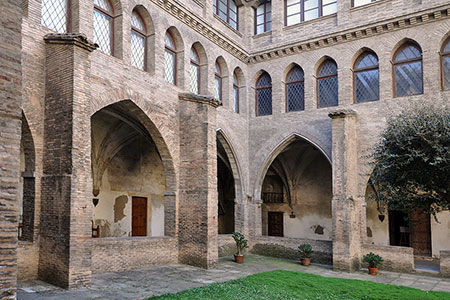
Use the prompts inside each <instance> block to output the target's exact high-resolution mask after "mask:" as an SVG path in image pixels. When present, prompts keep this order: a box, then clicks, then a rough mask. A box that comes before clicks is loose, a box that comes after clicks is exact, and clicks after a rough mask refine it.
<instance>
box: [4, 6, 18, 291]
mask: <svg viewBox="0 0 450 300" xmlns="http://www.w3.org/2000/svg"><path fill="white" fill-rule="evenodd" d="M20 3H21V1H0V32H1V34H0V165H1V167H0V244H1V247H0V298H1V299H16V281H17V229H18V215H19V208H18V199H17V196H18V186H19V176H20V174H19V171H20V159H19V156H20V131H21V125H20V124H21V116H22V113H21V102H22V64H21V55H22V37H21V24H22V7H21V4H20Z"/></svg>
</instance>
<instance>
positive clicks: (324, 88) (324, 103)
mask: <svg viewBox="0 0 450 300" xmlns="http://www.w3.org/2000/svg"><path fill="white" fill-rule="evenodd" d="M338 101H339V100H338V72H337V65H336V62H335V61H334V60H332V59H331V58H328V59H326V60H325V61H324V62H323V63H322V65H321V66H320V67H319V72H318V74H317V106H318V107H319V108H320V107H329V106H338V103H339V102H338Z"/></svg>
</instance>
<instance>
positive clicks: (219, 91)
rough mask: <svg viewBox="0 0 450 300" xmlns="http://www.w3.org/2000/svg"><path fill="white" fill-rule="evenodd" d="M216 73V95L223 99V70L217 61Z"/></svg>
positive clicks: (217, 97)
mask: <svg viewBox="0 0 450 300" xmlns="http://www.w3.org/2000/svg"><path fill="white" fill-rule="evenodd" d="M214 73H215V74H214V97H216V99H219V100H221V101H222V72H221V71H220V66H219V64H218V63H217V62H216V65H215V66H214Z"/></svg>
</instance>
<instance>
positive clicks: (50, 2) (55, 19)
mask: <svg viewBox="0 0 450 300" xmlns="http://www.w3.org/2000/svg"><path fill="white" fill-rule="evenodd" d="M67 1H68V0H42V7H41V23H42V25H44V26H45V27H47V28H50V29H52V30H54V31H56V32H59V33H64V32H67V31H68V30H67V27H68V22H67V20H68V19H69V18H68V15H69V7H68V3H67Z"/></svg>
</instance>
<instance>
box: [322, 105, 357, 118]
mask: <svg viewBox="0 0 450 300" xmlns="http://www.w3.org/2000/svg"><path fill="white" fill-rule="evenodd" d="M356 115H357V113H356V111H354V110H353V109H348V108H343V109H337V110H335V111H332V112H330V113H329V114H328V116H329V117H330V118H331V119H337V118H346V117H350V116H356Z"/></svg>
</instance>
